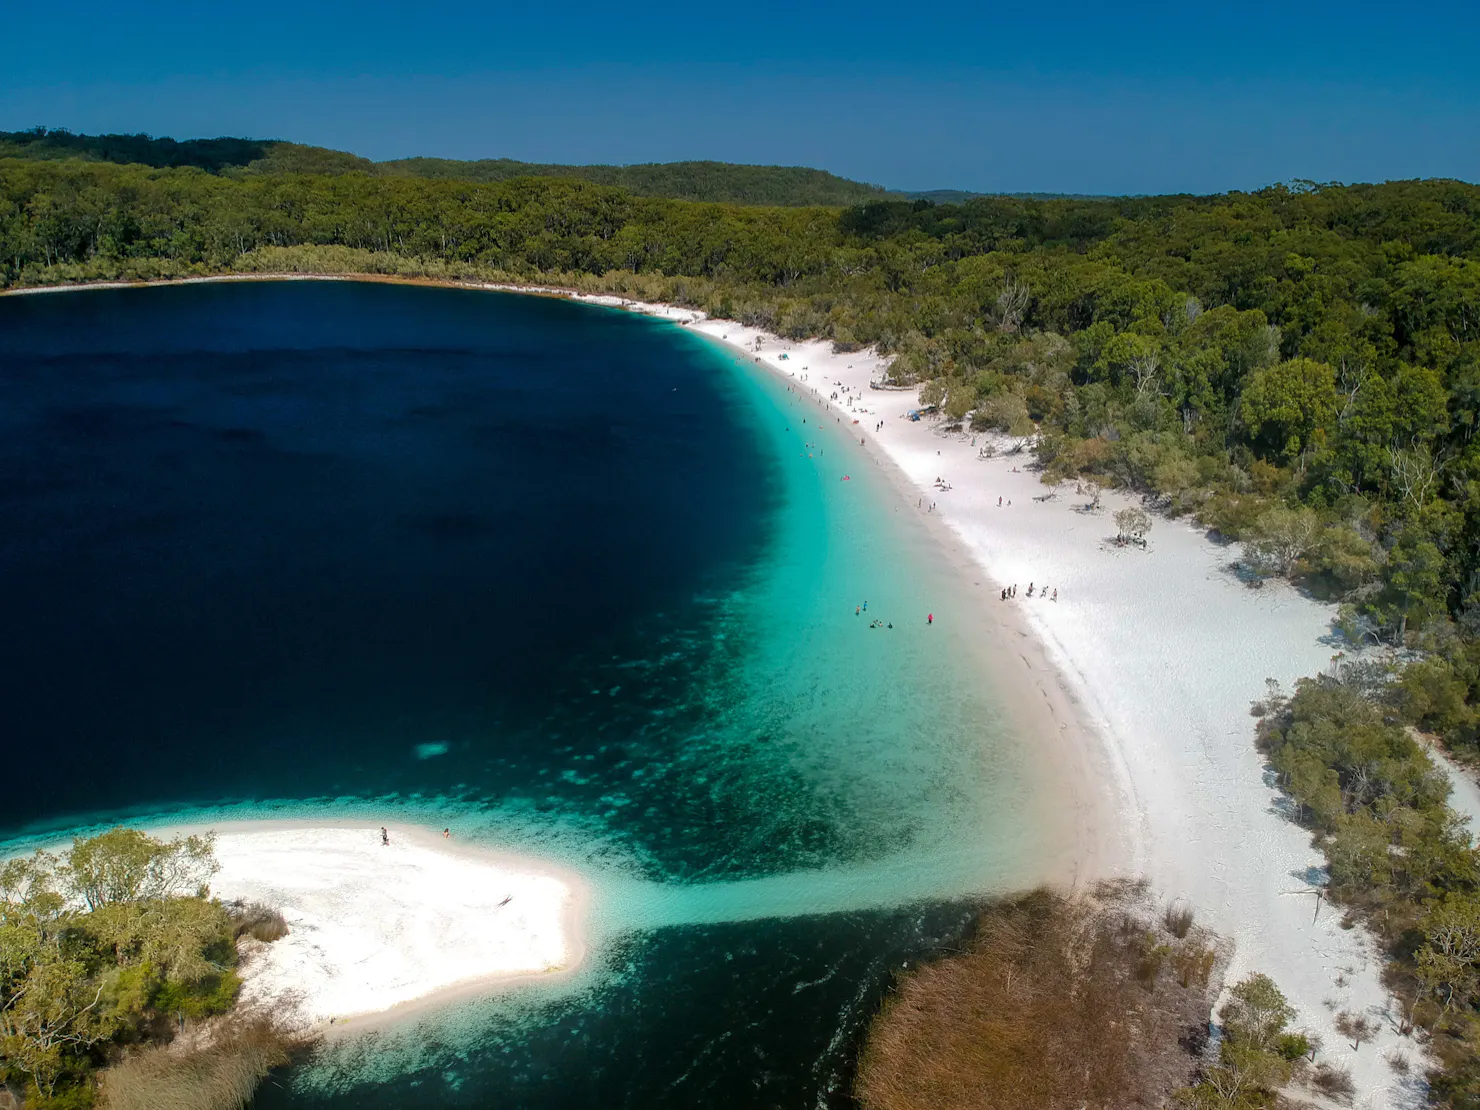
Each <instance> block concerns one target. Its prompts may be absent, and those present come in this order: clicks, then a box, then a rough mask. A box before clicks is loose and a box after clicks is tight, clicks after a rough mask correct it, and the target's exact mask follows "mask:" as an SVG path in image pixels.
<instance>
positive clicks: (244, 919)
mask: <svg viewBox="0 0 1480 1110" xmlns="http://www.w3.org/2000/svg"><path fill="white" fill-rule="evenodd" d="M226 913H227V915H228V916H229V917H230V918H231V925H232V928H233V929H234V930H235V931H236V936H237V939H238V940H240V939H241V938H242V937H244V936H249V937H254V938H255V939H257V940H260V941H263V942H265V943H268V944H271V943H272V942H273V941H275V940H281V939H282V938H283V937H285V936H287V935H288V922H287V919H286V918H285V917H283V915H282V914H281V913H280V912H279V911H277V910H275V909H273V908H272V907H271V906H264V905H263V904H262V903H261V902H228V903H226Z"/></svg>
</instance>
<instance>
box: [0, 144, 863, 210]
mask: <svg viewBox="0 0 1480 1110" xmlns="http://www.w3.org/2000/svg"><path fill="white" fill-rule="evenodd" d="M0 158H25V159H34V160H46V161H58V160H67V159H82V160H86V161H93V162H114V163H118V164H120V165H128V164H134V165H141V166H151V167H154V168H155V169H167V168H178V167H182V166H195V167H196V168H198V169H203V170H205V171H206V172H208V173H214V174H219V173H231V174H234V175H241V174H280V173H313V174H343V173H363V174H366V175H368V176H372V177H432V178H446V179H454V180H459V181H484V182H487V181H508V180H510V179H512V178H516V177H562V178H567V179H571V180H578V181H591V182H595V183H596V184H598V185H614V186H618V187H620V188H623V189H626V190H627V191H628V192H631V193H635V194H636V195H638V196H650V197H670V198H673V199H677V200H697V201H714V202H719V203H725V204H766V205H786V206H798V205H809V204H823V205H847V204H857V203H861V202H863V201H867V200H876V199H879V198H882V197H885V196H888V195H889V194H888V193H886V192H885V190H883V189H881V188H880V187H879V186H877V185H864V184H862V183H861V182H857V181H849V180H848V179H846V178H842V177H838V176H837V175H836V174H831V173H827V172H825V171H823V170H813V169H807V168H806V167H804V166H744V165H737V164H734V163H730V162H661V163H649V164H644V165H634V166H560V165H545V164H541V163H535V162H516V161H514V160H512V159H509V158H484V159H480V160H478V161H459V160H457V159H452V158H400V159H394V160H392V161H388V162H372V161H371V160H370V159H368V158H361V157H359V156H358V155H355V154H349V153H346V152H345V151H342V150H328V149H326V148H324V147H316V146H304V145H302V144H300V143H285V142H279V141H276V140H258V139H229V138H225V139H187V140H184V141H179V142H177V141H176V140H174V139H165V138H159V139H156V138H151V137H150V136H148V135H74V134H72V133H71V132H69V131H64V130H47V129H45V128H34V129H32V130H30V131H0Z"/></svg>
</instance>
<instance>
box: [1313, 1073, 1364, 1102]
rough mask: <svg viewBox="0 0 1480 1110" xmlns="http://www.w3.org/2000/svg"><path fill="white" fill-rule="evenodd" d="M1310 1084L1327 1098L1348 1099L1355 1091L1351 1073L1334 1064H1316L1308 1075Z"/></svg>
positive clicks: (1355, 1087)
mask: <svg viewBox="0 0 1480 1110" xmlns="http://www.w3.org/2000/svg"><path fill="white" fill-rule="evenodd" d="M1310 1085H1311V1086H1312V1087H1314V1088H1315V1089H1316V1090H1317V1091H1319V1092H1320V1093H1321V1094H1323V1095H1325V1096H1326V1097H1327V1098H1336V1099H1343V1100H1345V1099H1349V1098H1351V1097H1352V1096H1353V1095H1355V1094H1356V1093H1357V1085H1356V1083H1354V1082H1353V1081H1352V1073H1351V1072H1350V1071H1349V1070H1348V1069H1346V1068H1342V1067H1337V1066H1336V1065H1335V1064H1317V1065H1316V1070H1315V1072H1314V1073H1313V1074H1312V1075H1311V1077H1310Z"/></svg>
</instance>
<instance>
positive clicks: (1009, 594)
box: [1002, 582, 1059, 601]
mask: <svg viewBox="0 0 1480 1110" xmlns="http://www.w3.org/2000/svg"><path fill="white" fill-rule="evenodd" d="M1035 588H1036V585H1035V584H1034V583H1032V582H1029V583H1028V596H1029V597H1032V596H1033V591H1034V589H1035ZM1015 597H1017V583H1016V582H1014V583H1013V584H1012V585H1011V586H1004V587H1003V588H1002V600H1003V601H1010V600H1012V599H1013V598H1015ZM1038 597H1039V599H1040V600H1042V601H1057V600H1058V599H1059V591H1058V587H1057V586H1055V587H1054V590H1053V594H1052V596H1050V595H1049V589H1048V587H1047V586H1044V587H1043V589H1041V590H1039V591H1038Z"/></svg>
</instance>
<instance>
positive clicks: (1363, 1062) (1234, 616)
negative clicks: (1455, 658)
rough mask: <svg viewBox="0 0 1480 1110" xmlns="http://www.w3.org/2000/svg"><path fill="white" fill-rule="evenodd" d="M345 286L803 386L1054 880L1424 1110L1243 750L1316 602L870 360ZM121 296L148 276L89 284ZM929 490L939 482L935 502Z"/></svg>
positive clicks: (1362, 1094)
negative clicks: (980, 679) (988, 449)
mask: <svg viewBox="0 0 1480 1110" xmlns="http://www.w3.org/2000/svg"><path fill="white" fill-rule="evenodd" d="M284 276H288V277H292V278H296V279H300V280H313V279H324V280H334V279H335V278H336V276H335V275H284ZM343 277H344V278H347V279H350V280H379V281H404V282H407V283H410V284H432V285H447V286H452V287H457V288H473V289H480V288H481V289H493V290H500V291H508V292H518V293H526V294H541V295H550V296H561V297H568V298H570V299H573V300H576V301H578V302H581V303H588V304H597V305H604V306H608V307H615V308H622V309H626V310H629V311H635V312H640V313H643V314H646V315H650V316H654V317H656V318H659V319H666V320H668V321H671V322H673V323H675V324H680V325H683V326H687V327H689V328H690V329H691V330H694V331H696V332H699V333H701V334H704V335H706V336H708V337H710V338H711V339H713V340H715V341H717V342H720V343H723V344H726V345H727V346H728V347H730V348H731V349H733V350H734V351H735V352H736V353H737V355H743V356H744V357H745V358H747V359H748V360H750V361H752V363H755V364H759V365H761V366H764V367H766V368H767V369H768V370H770V371H772V372H774V373H776V374H778V375H781V376H783V377H785V378H786V379H788V380H789V381H790V382H792V383H794V384H796V385H797V386H798V388H801V389H809V390H812V391H813V396H814V397H815V399H816V400H817V403H818V404H819V405H820V406H825V407H826V408H828V410H829V411H830V412H832V413H834V414H836V415H837V416H839V417H840V418H841V419H842V420H843V421H844V423H845V425H846V426H848V427H850V428H851V429H852V431H853V433H854V434H855V435H856V436H857V437H858V439H859V441H860V442H858V443H857V444H856V446H857V447H858V449H859V450H860V452H861V453H863V454H866V455H867V456H868V457H870V458H872V459H873V460H874V461H875V462H877V463H878V464H879V465H880V467H881V468H882V470H883V471H884V472H885V473H886V474H887V475H888V476H889V479H890V481H891V482H893V483H894V484H895V486H896V489H897V492H898V494H899V496H900V499H901V510H902V511H904V510H908V511H916V512H917V515H918V516H919V518H920V523H921V526H922V530H923V531H924V532H925V533H926V534H928V535H930V536H932V537H933V538H934V540H935V541H936V542H938V543H939V544H941V545H942V548H943V550H944V552H945V555H946V558H947V559H948V561H949V562H950V563H951V564H952V565H953V566H955V567H956V568H958V569H959V570H960V572H961V576H962V579H963V581H964V583H966V586H965V587H964V589H965V591H966V592H967V593H968V596H969V594H970V592H971V591H972V590H974V591H975V593H976V594H977V595H978V596H980V597H981V599H982V603H981V604H980V605H978V606H972V609H973V612H972V613H971V614H969V615H965V617H966V619H968V620H971V621H973V622H974V623H973V627H980V628H981V629H982V635H981V637H980V643H979V644H978V645H977V646H978V647H979V649H980V651H981V652H982V654H983V656H984V658H985V659H986V660H987V667H988V673H991V674H992V675H993V676H994V685H995V686H997V687H998V689H999V690H1000V692H1001V695H1002V700H1003V702H1004V708H1005V709H1007V711H1008V712H1009V713H1010V714H1012V715H1013V717H1014V718H1015V719H1016V720H1017V722H1018V723H1019V727H1020V728H1021V729H1022V730H1023V731H1024V732H1025V733H1026V734H1027V735H1029V736H1038V735H1041V736H1044V737H1048V738H1051V740H1052V742H1050V743H1046V744H1044V745H1043V751H1044V752H1045V754H1046V756H1047V759H1046V760H1045V761H1044V766H1045V771H1046V774H1045V778H1046V780H1047V781H1048V782H1049V784H1050V789H1049V797H1050V798H1051V799H1053V800H1052V802H1051V804H1054V805H1058V806H1062V807H1063V809H1064V810H1065V811H1067V813H1072V815H1073V825H1074V835H1073V845H1072V847H1071V848H1070V849H1068V850H1066V852H1065V853H1064V854H1063V856H1062V858H1061V866H1060V868H1059V871H1058V874H1057V875H1056V876H1055V877H1058V878H1061V879H1065V880H1071V881H1072V880H1077V879H1085V878H1089V877H1093V876H1098V875H1104V874H1138V875H1145V876H1146V877H1147V878H1149V879H1150V880H1151V881H1152V882H1153V884H1154V885H1155V887H1156V889H1157V890H1158V891H1159V892H1160V893H1161V894H1162V895H1163V896H1165V897H1168V898H1174V897H1175V898H1184V899H1186V900H1187V901H1189V902H1190V903H1191V904H1192V905H1194V906H1195V907H1196V908H1197V910H1198V913H1199V919H1200V921H1201V922H1202V923H1203V924H1206V925H1207V926H1209V927H1211V928H1213V929H1215V930H1217V931H1218V932H1220V933H1223V934H1224V935H1226V936H1229V937H1231V938H1232V939H1233V940H1234V942H1235V944H1236V951H1235V955H1234V960H1233V965H1232V966H1231V968H1230V976H1231V977H1233V978H1237V977H1241V976H1243V975H1245V974H1248V973H1250V972H1252V971H1256V970H1257V971H1263V972H1266V973H1268V974H1270V975H1271V976H1273V977H1274V979H1275V980H1276V981H1277V982H1278V983H1279V985H1280V986H1281V988H1282V989H1283V990H1284V991H1285V993H1286V994H1287V995H1288V996H1289V998H1290V1000H1291V1002H1292V1003H1293V1004H1294V1005H1295V1006H1296V1008H1297V1010H1298V1014H1299V1016H1298V1018H1297V1023H1298V1024H1299V1025H1301V1026H1303V1027H1305V1028H1307V1029H1310V1030H1312V1031H1314V1032H1317V1033H1319V1034H1320V1035H1321V1036H1322V1038H1323V1040H1324V1042H1325V1048H1324V1050H1323V1052H1322V1056H1321V1058H1322V1059H1324V1060H1326V1061H1330V1062H1334V1063H1337V1064H1340V1065H1343V1066H1347V1067H1350V1068H1351V1070H1352V1074H1353V1078H1354V1079H1355V1081H1356V1083H1357V1087H1358V1092H1359V1094H1358V1098H1357V1101H1356V1104H1355V1105H1357V1106H1359V1107H1362V1106H1395V1105H1410V1104H1412V1105H1417V1104H1419V1103H1420V1102H1421V1098H1420V1097H1419V1092H1420V1088H1419V1086H1418V1082H1417V1081H1416V1080H1405V1079H1403V1078H1402V1077H1400V1076H1398V1075H1397V1074H1396V1073H1394V1072H1393V1070H1392V1069H1391V1068H1390V1067H1389V1066H1388V1065H1387V1063H1386V1062H1385V1061H1384V1059H1383V1056H1384V1055H1385V1054H1387V1053H1388V1052H1389V1051H1390V1050H1391V1049H1393V1048H1395V1047H1396V1048H1400V1049H1402V1050H1403V1051H1405V1052H1406V1053H1407V1054H1408V1055H1409V1056H1410V1057H1412V1058H1414V1059H1415V1060H1417V1058H1418V1053H1417V1052H1416V1050H1415V1049H1414V1046H1413V1043H1412V1042H1411V1041H1410V1040H1408V1039H1406V1038H1401V1037H1399V1036H1398V1035H1397V1033H1396V1024H1397V1023H1396V1010H1395V1007H1394V1006H1393V1005H1392V1003H1391V999H1390V997H1389V995H1388V993H1387V991H1386V990H1385V989H1384V988H1383V987H1382V985H1381V982H1380V978H1379V975H1380V971H1381V963H1382V961H1381V957H1380V954H1379V953H1378V952H1377V951H1376V947H1375V945H1374V944H1373V942H1372V941H1371V939H1370V937H1369V936H1368V935H1367V934H1366V933H1365V932H1364V931H1363V930H1360V929H1352V930H1346V929H1343V928H1341V921H1340V916H1341V915H1340V914H1339V912H1338V911H1335V910H1333V909H1331V908H1330V907H1329V906H1327V907H1325V908H1324V909H1320V910H1319V911H1318V912H1313V911H1316V907H1317V906H1318V904H1319V903H1318V902H1317V899H1316V897H1315V895H1316V894H1317V892H1318V890H1319V887H1320V884H1321V883H1322V882H1323V881H1324V872H1323V860H1322V858H1321V857H1320V855H1319V853H1317V852H1316V851H1315V850H1314V849H1313V848H1312V847H1311V845H1310V838H1309V836H1308V834H1307V833H1306V832H1305V831H1304V830H1302V829H1300V828H1299V827H1298V826H1296V825H1294V824H1293V823H1291V822H1289V821H1288V820H1286V818H1285V815H1284V814H1285V807H1284V802H1283V799H1282V796H1281V794H1280V793H1279V791H1278V790H1277V789H1276V788H1275V786H1274V783H1273V780H1272V777H1271V776H1269V774H1268V773H1267V769H1266V768H1265V767H1264V765H1263V762H1262V759H1261V758H1260V756H1259V755H1258V753H1257V751H1256V750H1255V748H1254V744H1253V730H1254V722H1253V719H1252V718H1251V717H1250V715H1249V706H1250V704H1251V703H1252V702H1253V701H1255V700H1256V699H1258V698H1260V697H1261V696H1262V695H1263V694H1264V690H1265V681H1266V679H1270V678H1273V679H1276V680H1277V681H1279V682H1281V683H1282V684H1284V685H1285V687H1286V688H1287V689H1288V687H1289V685H1290V684H1291V683H1293V682H1294V681H1295V680H1296V679H1298V678H1300V677H1303V676H1307V675H1312V674H1315V673H1317V672H1319V671H1320V670H1321V669H1323V668H1324V667H1325V666H1326V665H1327V664H1328V662H1329V660H1330V657H1331V655H1332V654H1333V653H1334V652H1335V651H1337V650H1339V645H1337V644H1336V643H1335V642H1334V641H1333V640H1332V639H1331V638H1330V625H1331V620H1332V617H1333V616H1334V608H1333V607H1330V606H1326V605H1322V604H1320V603H1318V602H1315V601H1313V600H1311V599H1310V598H1308V597H1305V596H1303V595H1301V594H1299V593H1297V592H1296V591H1294V590H1292V589H1290V588H1289V587H1287V586H1283V585H1278V584H1276V585H1271V586H1269V587H1266V588H1265V589H1263V590H1260V591H1252V590H1249V589H1247V588H1246V587H1244V586H1243V585H1242V584H1241V583H1240V582H1239V581H1238V580H1237V578H1236V577H1235V576H1233V575H1231V574H1230V573H1228V570H1227V567H1228V565H1229V564H1230V563H1231V562H1232V561H1233V560H1234V559H1236V557H1237V551H1236V549H1231V548H1225V547H1220V546H1218V545H1217V544H1214V543H1213V542H1211V541H1210V540H1209V539H1208V538H1207V536H1206V535H1205V534H1204V533H1203V532H1202V531H1201V530H1199V529H1196V528H1194V527H1192V526H1190V525H1189V524H1187V523H1184V522H1178V521H1169V520H1165V519H1157V520H1156V522H1155V525H1154V527H1153V530H1152V533H1151V536H1150V541H1151V542H1150V547H1149V549H1148V550H1146V551H1140V550H1136V549H1120V548H1115V547H1113V546H1112V545H1108V544H1106V543H1105V542H1104V541H1105V537H1106V536H1107V535H1109V534H1111V533H1113V532H1114V525H1113V523H1112V522H1111V521H1110V516H1111V514H1112V513H1113V511H1114V510H1115V509H1116V508H1118V507H1120V506H1121V505H1123V504H1127V503H1129V502H1128V501H1127V500H1126V499H1124V498H1121V497H1119V496H1118V495H1115V494H1106V495H1105V497H1104V498H1103V507H1102V508H1101V509H1100V510H1099V511H1098V512H1088V511H1085V509H1084V504H1085V502H1086V501H1087V500H1088V498H1087V497H1086V496H1077V495H1076V494H1075V491H1074V486H1073V485H1072V484H1069V485H1067V486H1061V487H1059V488H1058V489H1056V490H1054V489H1050V488H1049V487H1046V486H1043V485H1042V484H1041V483H1040V481H1039V477H1038V475H1037V474H1036V473H1034V472H1032V471H1029V470H1028V469H1027V465H1028V463H1029V462H1030V461H1031V457H1030V456H1028V455H1026V454H1024V455H1020V456H1012V455H1007V454H1005V453H1004V452H1003V450H1002V449H1003V448H1006V447H1008V446H1009V445H1008V444H1007V443H1006V442H1004V441H1001V440H998V441H995V442H996V445H997V446H998V452H997V453H996V454H995V455H994V456H992V457H990V458H986V459H983V458H981V457H979V454H978V451H979V448H980V447H981V446H982V445H983V444H985V443H987V442H988V441H989V439H988V437H986V436H978V437H975V442H973V437H971V436H970V435H961V434H954V435H953V434H947V433H945V432H944V431H943V430H942V429H941V428H939V427H938V426H937V425H935V424H932V423H931V422H929V421H920V422H915V421H912V420H909V419H908V418H907V415H906V414H907V412H908V410H910V409H912V408H915V407H916V400H915V393H914V391H913V390H909V391H894V390H876V389H873V388H871V383H872V382H875V381H880V380H882V378H883V374H884V366H885V360H882V359H880V358H879V357H878V356H876V355H874V354H872V353H871V352H856V353H851V354H834V353H833V352H832V351H831V350H830V348H829V345H827V344H825V343H819V342H808V343H797V342H792V341H787V340H782V339H779V338H778V337H776V336H773V335H768V334H766V333H762V332H759V331H758V330H756V329H754V328H749V327H745V326H743V325H740V324H737V323H734V322H732V321H724V320H711V319H707V318H706V317H705V316H704V315H703V314H702V313H700V312H697V311H694V310H690V309H684V308H678V307H675V306H669V305H653V304H642V303H638V302H633V301H630V300H628V299H626V298H622V297H618V296H600V295H593V294H585V293H579V292H576V291H572V290H567V289H559V288H555V287H544V286H524V287H521V286H509V285H496V284H488V283H465V282H445V281H436V280H422V279H402V278H396V277H394V276H382V275H365V276H363V277H362V276H361V275H343ZM273 279H274V275H255V274H254V275H242V276H241V277H236V276H231V275H225V276H222V277H213V278H194V279H187V280H188V281H190V282H206V281H222V280H225V281H230V280H273ZM176 283H178V282H176ZM133 284H143V283H109V284H107V285H97V286H91V287H92V288H99V287H107V288H117V287H119V286H127V285H133ZM150 284H169V283H150ZM64 288H74V289H75V288H88V287H87V286H80V287H79V286H72V287H64ZM36 291H37V292H40V291H42V290H36ZM12 292H32V290H16V291H12ZM757 340H759V341H760V348H759V350H757V348H756V341H757ZM783 354H784V355H785V356H786V357H785V358H783V357H782V356H783ZM835 393H836V395H837V396H836V399H834V398H833V395H834V394H835ZM879 425H882V427H877V426H879ZM936 477H942V478H944V479H945V481H946V483H947V485H948V486H949V488H948V489H938V488H937V486H936V484H935V478H936ZM1050 494H1053V495H1054V496H1053V497H1052V498H1051V499H1047V500H1037V499H1038V498H1046V497H1047V496H1048V495H1050ZM999 498H1001V500H1002V504H1001V505H1000V506H999V504H998V499H999ZM910 501H916V502H917V503H920V504H922V505H924V506H929V505H931V504H932V503H933V504H934V505H935V506H936V508H935V511H928V510H927V509H926V508H923V507H922V508H919V509H917V507H916V506H915V505H910V504H909V502H910ZM1029 582H1033V583H1035V584H1036V585H1044V586H1048V587H1049V588H1051V589H1057V590H1058V591H1059V597H1058V600H1057V601H1044V600H1041V599H1040V597H1038V596H1035V597H1034V598H1033V599H1032V600H1029V599H1028V598H1027V597H1026V589H1027V585H1028V583H1029ZM1014 583H1015V584H1017V585H1018V587H1019V595H1018V597H1017V599H1016V600H1013V601H1007V602H1003V601H1000V600H999V594H998V591H999V589H1000V588H1001V587H1003V586H1007V585H1012V584H1014ZM973 584H979V585H973ZM939 616H940V615H938V617H939ZM944 616H945V617H946V619H956V617H957V616H958V615H953V614H944ZM1012 676H1019V677H1018V678H1017V679H1016V680H1014V678H1013V677H1012ZM1067 813H1066V814H1064V816H1067ZM1342 1011H1350V1012H1353V1013H1367V1014H1369V1015H1371V1016H1374V1017H1376V1018H1377V1019H1378V1020H1379V1023H1380V1027H1381V1032H1380V1034H1379V1036H1378V1039H1377V1041H1376V1042H1375V1043H1373V1044H1370V1045H1368V1046H1366V1047H1364V1048H1363V1049H1362V1050H1361V1051H1360V1052H1353V1051H1351V1050H1350V1045H1349V1043H1348V1042H1344V1041H1343V1039H1342V1037H1341V1036H1340V1035H1339V1034H1338V1033H1337V1032H1336V1031H1335V1029H1334V1022H1333V1019H1334V1017H1335V1015H1336V1014H1337V1013H1339V1012H1342Z"/></svg>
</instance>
